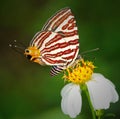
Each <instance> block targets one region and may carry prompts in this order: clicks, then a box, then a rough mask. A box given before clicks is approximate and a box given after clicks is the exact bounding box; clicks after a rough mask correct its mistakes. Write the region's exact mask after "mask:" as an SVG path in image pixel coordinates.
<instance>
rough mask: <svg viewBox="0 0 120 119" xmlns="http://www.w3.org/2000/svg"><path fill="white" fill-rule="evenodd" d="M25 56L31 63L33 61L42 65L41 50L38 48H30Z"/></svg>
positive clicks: (26, 50)
mask: <svg viewBox="0 0 120 119" xmlns="http://www.w3.org/2000/svg"><path fill="white" fill-rule="evenodd" d="M24 54H25V56H26V57H27V58H28V59H29V60H30V61H33V62H36V63H38V64H41V65H42V62H41V58H40V50H39V49H38V48H37V47H36V46H30V47H28V48H27V49H25V52H24Z"/></svg>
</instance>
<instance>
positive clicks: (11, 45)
mask: <svg viewBox="0 0 120 119" xmlns="http://www.w3.org/2000/svg"><path fill="white" fill-rule="evenodd" d="M16 44H18V45H19V46H18V45H16ZM9 47H10V48H11V49H13V50H14V51H16V52H17V53H19V54H23V51H24V50H25V46H24V45H23V44H22V43H20V42H17V41H16V40H14V42H13V43H11V44H9Z"/></svg>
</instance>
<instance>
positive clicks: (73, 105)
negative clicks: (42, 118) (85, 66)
mask: <svg viewBox="0 0 120 119" xmlns="http://www.w3.org/2000/svg"><path fill="white" fill-rule="evenodd" d="M85 84H86V85H87V88H88V91H89V95H90V98H91V102H92V105H93V107H94V109H95V110H100V109H108V108H109V107H110V103H111V102H112V103H115V102H117V101H118V99H119V96H118V94H117V92H116V90H115V86H114V84H113V83H112V82H111V81H110V80H108V79H106V78H105V77H104V76H103V75H102V74H99V73H93V74H92V76H91V79H90V80H88V81H87V82H85ZM61 96H62V101H61V108H62V111H63V112H64V113H65V114H67V115H69V116H70V117H71V118H75V117H76V116H77V115H78V114H79V113H80V112H81V107H82V99H81V89H80V85H78V84H75V83H69V84H67V85H65V86H64V87H63V89H62V91H61Z"/></svg>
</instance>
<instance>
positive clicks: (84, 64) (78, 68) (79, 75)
mask: <svg viewBox="0 0 120 119" xmlns="http://www.w3.org/2000/svg"><path fill="white" fill-rule="evenodd" d="M94 68H95V66H94V65H93V63H92V62H90V61H84V60H83V59H82V60H80V61H79V62H78V63H77V64H76V65H75V66H74V67H72V66H71V67H69V68H67V69H66V71H65V72H66V73H65V74H64V76H63V78H64V79H66V80H67V81H69V82H73V83H76V84H83V83H85V82H86V81H88V80H90V79H91V75H92V73H93V70H94Z"/></svg>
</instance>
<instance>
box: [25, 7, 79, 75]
mask: <svg viewBox="0 0 120 119" xmlns="http://www.w3.org/2000/svg"><path fill="white" fill-rule="evenodd" d="M78 40H79V35H78V28H77V26H76V20H75V18H74V15H73V13H72V12H71V9H70V8H68V7H67V8H63V9H61V10H59V11H58V12H57V13H55V14H54V15H53V16H52V17H51V18H49V19H48V21H47V22H46V23H45V25H44V26H43V28H42V30H41V31H39V32H37V33H36V34H35V36H34V37H33V39H32V40H31V42H30V44H29V46H28V47H27V48H26V49H25V52H24V54H25V56H26V57H27V58H28V59H29V60H30V61H33V62H36V63H38V64H40V65H49V66H52V68H51V71H50V74H51V75H52V76H55V75H57V74H58V73H59V72H61V71H62V70H64V69H66V68H67V67H69V66H71V65H72V64H73V63H74V62H75V60H76V59H77V57H78V52H79V42H78Z"/></svg>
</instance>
